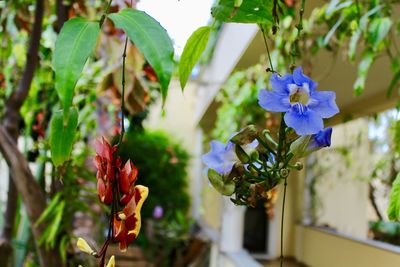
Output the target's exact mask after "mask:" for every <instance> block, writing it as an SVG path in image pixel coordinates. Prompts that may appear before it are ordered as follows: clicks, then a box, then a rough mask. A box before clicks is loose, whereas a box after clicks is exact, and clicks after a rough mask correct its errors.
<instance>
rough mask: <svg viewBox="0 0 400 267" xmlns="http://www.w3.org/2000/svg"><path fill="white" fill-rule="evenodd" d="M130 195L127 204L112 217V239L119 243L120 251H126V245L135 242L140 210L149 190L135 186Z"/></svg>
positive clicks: (139, 224)
mask: <svg viewBox="0 0 400 267" xmlns="http://www.w3.org/2000/svg"><path fill="white" fill-rule="evenodd" d="M132 193H133V194H132V197H131V199H130V201H129V203H128V204H127V205H126V206H125V208H124V209H123V211H121V212H119V213H118V215H116V216H115V217H114V224H113V225H114V231H113V233H114V239H115V240H116V241H118V242H119V249H120V250H121V251H126V249H127V247H128V245H129V244H130V243H132V242H133V241H135V240H136V238H137V236H138V234H139V232H140V228H141V216H140V210H141V208H142V205H143V202H144V201H145V200H146V198H147V196H148V194H149V189H148V188H147V187H145V186H142V185H137V186H135V187H134V190H133V192H132Z"/></svg>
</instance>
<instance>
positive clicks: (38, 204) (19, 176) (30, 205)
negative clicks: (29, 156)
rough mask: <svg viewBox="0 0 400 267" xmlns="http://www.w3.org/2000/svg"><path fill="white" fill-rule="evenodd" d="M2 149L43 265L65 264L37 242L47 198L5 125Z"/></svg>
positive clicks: (0, 142) (0, 133)
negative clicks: (39, 220)
mask: <svg viewBox="0 0 400 267" xmlns="http://www.w3.org/2000/svg"><path fill="white" fill-rule="evenodd" d="M0 151H1V153H2V154H3V156H4V158H5V160H6V161H7V164H8V166H9V167H10V172H12V174H13V179H14V182H15V185H16V187H17V189H18V192H19V193H20V194H21V197H22V201H23V202H24V204H25V208H26V213H27V214H28V218H29V223H30V225H31V229H32V233H33V237H34V238H35V242H36V246H37V249H38V254H39V260H40V264H41V266H43V267H50V266H54V267H56V266H63V265H62V262H61V258H60V256H59V254H58V252H57V251H56V250H46V249H45V248H44V247H40V246H39V245H38V244H37V240H39V238H40V236H41V235H42V234H43V231H44V229H45V225H43V224H40V225H35V223H36V221H37V220H38V219H39V217H40V215H41V214H42V212H43V211H44V210H45V208H46V199H45V196H44V194H43V192H42V190H41V189H40V186H39V185H38V183H37V182H36V181H35V178H34V176H33V175H32V172H31V170H30V168H29V165H28V162H27V160H26V158H25V157H24V155H22V153H21V152H20V151H19V150H18V147H17V145H16V144H15V142H14V140H13V139H12V138H11V136H10V135H9V134H8V133H7V131H6V129H5V128H4V127H3V126H0Z"/></svg>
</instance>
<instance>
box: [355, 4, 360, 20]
mask: <svg viewBox="0 0 400 267" xmlns="http://www.w3.org/2000/svg"><path fill="white" fill-rule="evenodd" d="M356 8H357V16H358V20H361V11H360V3H359V1H358V0H356Z"/></svg>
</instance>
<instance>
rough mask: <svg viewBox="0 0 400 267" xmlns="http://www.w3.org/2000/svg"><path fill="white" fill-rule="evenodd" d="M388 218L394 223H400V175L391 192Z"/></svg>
mask: <svg viewBox="0 0 400 267" xmlns="http://www.w3.org/2000/svg"><path fill="white" fill-rule="evenodd" d="M387 213H388V217H389V220H392V221H400V174H398V175H397V177H396V179H395V180H394V182H393V185H392V191H391V192H390V202H389V208H388V211H387Z"/></svg>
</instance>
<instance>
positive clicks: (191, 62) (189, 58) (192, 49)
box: [179, 26, 211, 90]
mask: <svg viewBox="0 0 400 267" xmlns="http://www.w3.org/2000/svg"><path fill="white" fill-rule="evenodd" d="M210 33H211V27H208V26H205V27H200V28H199V29H197V30H196V31H195V32H193V33H192V35H191V36H190V38H189V40H188V41H187V43H186V45H185V48H184V49H183V53H182V56H181V60H180V62H179V78H180V82H181V87H182V90H183V89H184V88H185V86H186V82H187V80H188V78H189V75H190V73H191V71H192V69H193V67H194V66H195V65H196V63H197V61H198V60H199V59H200V56H201V55H202V54H203V52H204V49H206V46H207V43H208V39H209V38H210Z"/></svg>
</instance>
